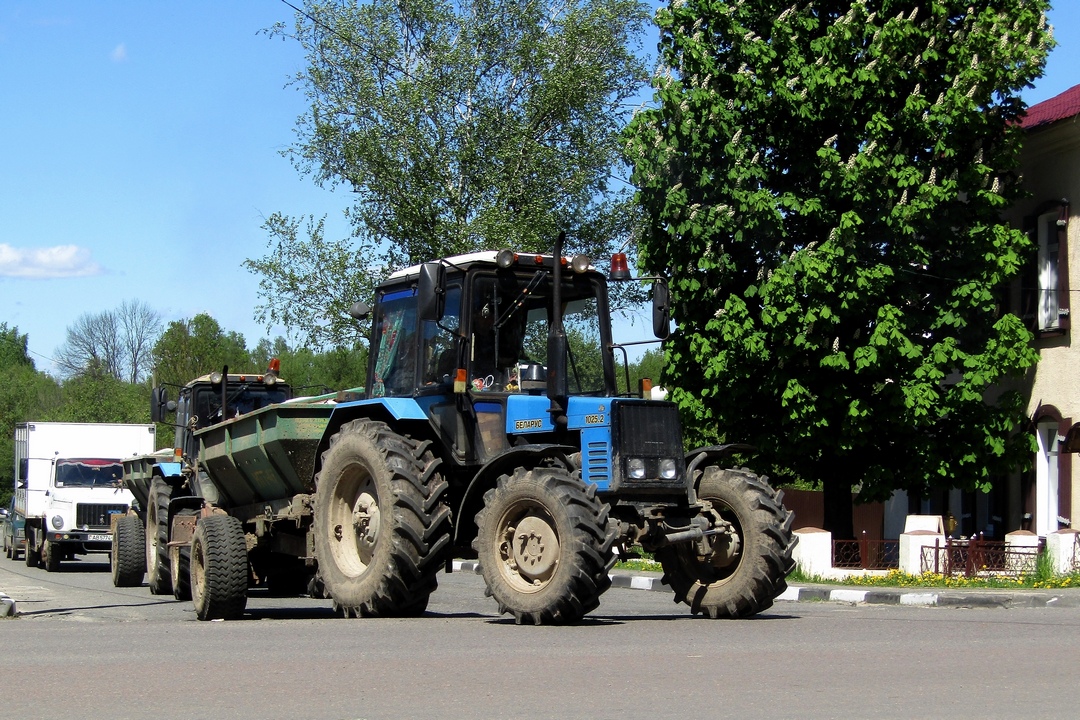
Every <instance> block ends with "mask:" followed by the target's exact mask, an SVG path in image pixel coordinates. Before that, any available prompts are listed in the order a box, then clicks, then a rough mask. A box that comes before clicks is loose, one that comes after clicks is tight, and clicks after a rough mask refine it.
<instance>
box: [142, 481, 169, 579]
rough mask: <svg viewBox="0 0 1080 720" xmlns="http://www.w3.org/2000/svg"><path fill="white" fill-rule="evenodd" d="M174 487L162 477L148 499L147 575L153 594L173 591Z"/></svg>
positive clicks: (151, 488) (154, 484) (151, 486)
mask: <svg viewBox="0 0 1080 720" xmlns="http://www.w3.org/2000/svg"><path fill="white" fill-rule="evenodd" d="M172 493H173V489H172V486H171V485H169V484H168V483H167V482H165V481H164V480H162V479H161V478H154V479H153V480H152V481H151V482H150V494H149V496H148V497H147V500H146V541H147V542H146V574H147V576H148V577H147V580H148V581H149V585H150V593H151V594H152V595H168V594H169V593H171V592H172V579H171V578H170V576H169V570H170V567H169V566H170V563H169V500H170V499H171V498H172Z"/></svg>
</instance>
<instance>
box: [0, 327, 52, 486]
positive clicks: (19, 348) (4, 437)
mask: <svg viewBox="0 0 1080 720" xmlns="http://www.w3.org/2000/svg"><path fill="white" fill-rule="evenodd" d="M27 341H28V336H26V335H24V334H21V333H20V332H19V329H18V328H17V327H8V324H7V323H6V322H0V367H3V368H4V381H3V382H2V383H0V507H7V504H8V502H9V501H10V499H11V493H12V490H13V488H14V476H13V473H14V467H15V447H14V441H13V439H14V437H15V425H17V424H18V423H21V422H27V421H28V420H34V419H37V418H36V417H35V416H36V415H37V414H38V413H39V411H40V410H41V408H42V407H44V406H45V405H46V402H47V400H48V399H49V398H50V397H51V396H52V394H53V393H54V392H55V391H56V383H55V382H54V381H53V380H52V379H51V378H50V377H49V376H47V375H45V374H44V373H40V372H38V371H37V370H36V369H35V367H34V361H33V360H32V359H31V358H30V354H29V352H28V350H27Z"/></svg>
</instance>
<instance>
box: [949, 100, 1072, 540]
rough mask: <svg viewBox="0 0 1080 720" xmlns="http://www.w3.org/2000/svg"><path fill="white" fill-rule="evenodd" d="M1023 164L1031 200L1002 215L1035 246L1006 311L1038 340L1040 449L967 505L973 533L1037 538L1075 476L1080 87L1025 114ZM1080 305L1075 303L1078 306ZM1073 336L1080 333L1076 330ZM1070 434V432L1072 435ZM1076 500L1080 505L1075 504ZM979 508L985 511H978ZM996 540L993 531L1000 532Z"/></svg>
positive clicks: (1061, 507) (1060, 516) (1035, 379)
mask: <svg viewBox="0 0 1080 720" xmlns="http://www.w3.org/2000/svg"><path fill="white" fill-rule="evenodd" d="M1023 127H1024V130H1025V131H1026V134H1027V137H1026V138H1025V143H1024V150H1023V154H1022V159H1021V173H1022V177H1023V184H1024V188H1025V189H1026V190H1027V192H1028V193H1029V197H1028V198H1027V199H1025V200H1023V201H1021V202H1020V203H1018V204H1017V205H1016V206H1015V207H1014V208H1013V209H1012V210H1011V211H1010V212H1009V213H1008V215H1007V218H1008V220H1009V221H1010V222H1011V223H1012V224H1013V226H1014V227H1020V228H1023V229H1024V231H1025V232H1027V233H1028V234H1029V236H1030V237H1031V239H1032V242H1033V243H1034V246H1035V247H1034V248H1033V250H1032V254H1031V257H1030V259H1029V262H1028V264H1027V266H1026V267H1025V270H1024V272H1023V273H1022V275H1021V279H1020V280H1019V281H1017V282H1014V283H1013V288H1012V293H1011V302H1012V308H1011V309H1012V310H1013V311H1014V312H1016V313H1017V314H1018V315H1020V316H1021V317H1022V318H1023V319H1024V320H1025V321H1026V322H1027V323H1028V327H1029V328H1030V329H1031V330H1032V331H1033V332H1034V333H1035V346H1036V347H1037V348H1038V350H1039V355H1040V360H1039V364H1038V366H1037V368H1036V370H1035V372H1034V373H1033V375H1032V377H1031V378H1030V379H1029V381H1028V383H1027V384H1026V385H1025V388H1024V390H1025V392H1026V393H1027V397H1028V408H1027V409H1028V417H1029V418H1030V420H1031V424H1030V426H1029V428H1028V431H1029V432H1032V433H1034V434H1035V437H1036V441H1037V443H1038V451H1037V452H1036V455H1035V458H1034V463H1033V466H1032V468H1031V469H1030V470H1029V471H1027V472H1024V473H1022V474H1017V475H1016V476H1014V477H1011V478H1009V479H1008V481H1007V482H1006V483H1004V487H998V488H995V491H994V492H993V493H991V495H990V496H988V497H985V498H982V499H979V498H975V499H974V503H973V504H974V506H975V507H970V508H969V509H970V510H974V511H975V512H974V513H972V514H973V515H975V516H976V518H975V520H976V521H975V523H973V524H974V525H975V526H976V527H975V530H976V531H980V530H982V529H983V528H982V527H981V526H982V525H984V524H985V525H990V526H995V525H996V526H998V528H999V529H1000V528H1001V526H1002V525H1003V526H1004V527H1003V529H1004V530H1005V531H1010V530H1016V529H1023V530H1031V531H1032V532H1035V533H1037V534H1038V535H1040V536H1045V535H1047V534H1048V533H1052V532H1055V531H1057V530H1059V529H1062V528H1067V527H1072V526H1073V519H1074V518H1076V517H1077V515H1076V507H1075V506H1074V504H1073V502H1074V500H1073V499H1074V498H1077V496H1078V493H1075V492H1073V478H1080V466H1078V462H1080V455H1077V451H1078V450H1080V425H1077V426H1076V429H1075V430H1073V427H1074V424H1076V423H1077V422H1078V421H1080V343H1075V342H1073V340H1074V335H1073V332H1072V330H1071V327H1070V325H1071V322H1070V321H1071V315H1070V305H1071V299H1072V295H1073V289H1072V287H1071V286H1070V284H1069V278H1070V269H1072V273H1071V274H1072V275H1074V276H1076V277H1078V278H1080V218H1078V217H1077V215H1076V213H1077V212H1078V209H1080V204H1070V200H1074V201H1078V202H1080V85H1077V86H1075V87H1073V88H1071V89H1069V90H1067V91H1065V92H1064V93H1062V94H1060V95H1058V96H1056V97H1053V98H1050V99H1049V100H1046V101H1044V102H1041V103H1039V104H1037V105H1033V106H1032V107H1031V108H1029V109H1028V112H1027V115H1026V116H1025V118H1024V120H1023ZM1077 306H1078V308H1080V301H1078V303H1077ZM1078 329H1080V326H1078ZM1070 430H1072V432H1071V433H1070ZM1078 499H1080V498H1078ZM980 506H982V507H980ZM995 534H1000V530H999V531H998V532H996V533H995Z"/></svg>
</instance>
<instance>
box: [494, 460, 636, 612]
mask: <svg viewBox="0 0 1080 720" xmlns="http://www.w3.org/2000/svg"><path fill="white" fill-rule="evenodd" d="M608 511H609V507H608V506H607V505H605V504H603V503H601V502H600V500H599V499H598V498H597V497H596V492H595V486H590V487H586V486H585V485H583V484H582V482H581V480H580V479H579V478H578V477H576V476H574V475H571V474H570V472H569V471H567V470H565V469H564V468H561V467H543V468H534V469H532V470H526V469H524V468H518V469H517V470H515V471H514V474H513V475H503V476H502V477H500V478H499V481H498V485H497V486H496V487H495V488H494V489H492V490H489V491H488V492H487V493H486V494H485V495H484V507H483V509H482V510H481V511H480V512H479V513H477V515H476V526H477V537H476V540H475V541H473V548H474V549H475V550H476V552H477V556H478V558H479V560H480V568H481V572H482V573H483V576H484V582H485V583H487V594H488V595H490V596H491V597H493V598H495V601H496V602H498V604H499V612H503V613H510V614H512V615H513V616H514V620H515V621H516V622H517V623H518V624H522V623H531V624H534V625H541V624H561V623H570V622H575V621H577V620H579V619H581V618H582V617H583V616H584V615H585V614H586V613H588V612H590V611H591V610H593V609H594V608H596V606H597V605H599V604H600V595H601V594H602V593H603V592H604V591H605V590H607V589H608V588H609V587H610V586H611V578H610V577H609V576H608V571H609V570H610V569H611V567H612V565H614V564H615V558H614V553H613V552H612V544H613V543H614V540H615V531H614V530H612V529H609V528H608Z"/></svg>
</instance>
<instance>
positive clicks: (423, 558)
mask: <svg viewBox="0 0 1080 720" xmlns="http://www.w3.org/2000/svg"><path fill="white" fill-rule="evenodd" d="M437 468H438V460H437V459H436V458H435V457H434V455H433V454H432V453H431V451H430V450H429V449H428V443H426V442H423V443H422V442H417V441H415V440H413V439H411V438H409V437H406V436H403V435H399V434H398V433H395V432H394V431H392V430H391V429H390V428H389V427H388V426H387V425H386V424H385V423H382V422H376V421H372V420H353V421H352V422H349V423H346V424H345V425H343V426H342V427H341V429H340V430H338V432H337V433H336V434H335V435H334V436H333V437H332V438H331V439H330V446H329V448H327V450H326V452H325V453H323V456H322V468H321V470H320V471H319V474H318V477H317V479H316V482H317V486H318V487H317V490H316V493H315V556H316V557H317V558H318V562H319V570H318V577H319V581H320V583H321V584H322V587H323V592H324V594H325V595H326V596H327V597H330V598H332V599H333V601H334V608H335V609H336V610H338V611H340V612H341V613H342V614H344V615H345V616H346V617H349V616H350V615H353V616H357V617H377V616H388V615H392V616H402V615H418V614H420V613H422V612H423V611H424V609H425V608H426V607H427V600H428V596H430V595H431V593H432V592H433V591H434V590H435V588H436V586H437V580H436V577H435V576H436V573H437V572H438V571H439V570H440V569H441V568H442V564H443V559H444V555H445V553H446V552H447V550H448V549H449V546H450V532H451V527H450V510H449V508H448V507H447V506H446V504H445V503H444V502H443V501H442V495H443V493H444V492H445V491H446V488H447V483H446V481H445V480H444V479H443V478H442V475H440V474H439V473H438V472H437Z"/></svg>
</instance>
